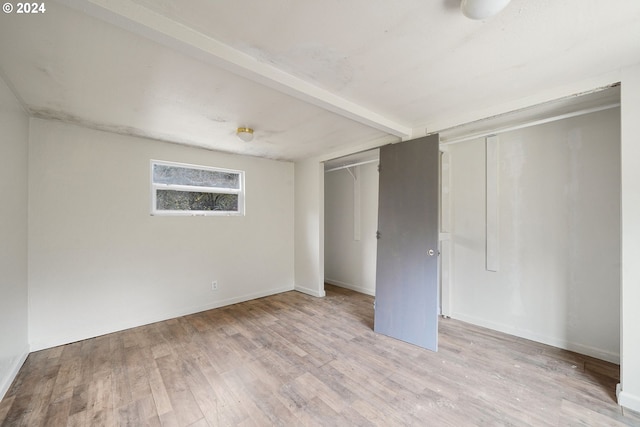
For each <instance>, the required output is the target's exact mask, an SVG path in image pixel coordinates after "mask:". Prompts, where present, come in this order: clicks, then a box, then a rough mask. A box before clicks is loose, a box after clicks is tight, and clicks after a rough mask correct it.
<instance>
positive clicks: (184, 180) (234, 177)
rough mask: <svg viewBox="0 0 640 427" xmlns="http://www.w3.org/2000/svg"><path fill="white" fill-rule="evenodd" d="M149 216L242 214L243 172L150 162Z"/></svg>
mask: <svg viewBox="0 0 640 427" xmlns="http://www.w3.org/2000/svg"><path fill="white" fill-rule="evenodd" d="M151 215H244V172H243V171H237V170H231V169H220V168H213V167H208V166H195V165H185V164H181V163H170V162H160V161H156V160H152V161H151Z"/></svg>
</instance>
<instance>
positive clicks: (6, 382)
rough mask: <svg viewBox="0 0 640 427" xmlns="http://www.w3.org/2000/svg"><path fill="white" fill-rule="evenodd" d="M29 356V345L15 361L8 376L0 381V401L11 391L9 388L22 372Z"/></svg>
mask: <svg viewBox="0 0 640 427" xmlns="http://www.w3.org/2000/svg"><path fill="white" fill-rule="evenodd" d="M28 356H29V346H28V345H27V346H25V348H23V349H22V352H21V353H20V355H19V356H18V357H16V358H15V359H14V361H13V364H12V365H11V367H10V368H9V371H8V372H7V376H6V377H5V378H1V379H0V400H2V399H4V395H5V394H7V392H8V391H9V387H11V384H12V383H13V380H15V379H16V376H17V375H18V372H20V368H22V365H24V362H25V360H27V357H28Z"/></svg>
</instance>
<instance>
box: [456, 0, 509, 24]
mask: <svg viewBox="0 0 640 427" xmlns="http://www.w3.org/2000/svg"><path fill="white" fill-rule="evenodd" d="M509 1H511V0H462V2H461V3H460V10H462V13H463V14H464V16H466V17H467V18H470V19H478V20H480V19H487V18H490V17H492V16H493V15H496V14H498V13H499V12H500V11H501V10H502V9H504V8H505V7H506V6H507V5H508V4H509Z"/></svg>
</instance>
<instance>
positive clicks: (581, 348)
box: [450, 313, 620, 365]
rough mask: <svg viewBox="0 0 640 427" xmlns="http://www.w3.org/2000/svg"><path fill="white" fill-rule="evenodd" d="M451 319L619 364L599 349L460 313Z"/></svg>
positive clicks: (617, 357) (617, 355)
mask: <svg viewBox="0 0 640 427" xmlns="http://www.w3.org/2000/svg"><path fill="white" fill-rule="evenodd" d="M450 317H451V318H453V319H457V320H461V321H463V322H467V323H471V324H472V325H477V326H482V327H483V328H488V329H493V330H494V331H499V332H504V333H505V334H509V335H514V336H516V337H520V338H525V339H528V340H531V341H536V342H539V343H542V344H547V345H550V346H553V347H558V348H561V349H564V350H569V351H573V352H576V353H580V354H584V355H586V356H591V357H594V358H596V359H600V360H605V361H607V362H611V363H615V364H618V365H619V364H620V353H619V352H618V353H614V352H611V351H608V350H603V349H600V348H595V347H590V346H586V345H583V344H579V343H575V342H571V341H566V340H563V339H558V338H554V337H547V336H544V335H540V334H536V333H533V332H530V331H522V330H520V329H517V328H514V327H513V326H510V325H503V324H501V323H497V322H491V321H487V320H484V319H478V318H475V317H473V316H467V315H465V314H462V313H452V314H451V316H450Z"/></svg>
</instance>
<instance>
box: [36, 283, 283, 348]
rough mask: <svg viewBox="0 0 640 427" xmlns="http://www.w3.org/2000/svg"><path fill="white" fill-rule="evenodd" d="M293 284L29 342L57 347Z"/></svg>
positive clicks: (280, 290) (263, 294) (279, 290)
mask: <svg viewBox="0 0 640 427" xmlns="http://www.w3.org/2000/svg"><path fill="white" fill-rule="evenodd" d="M293 290H294V288H293V286H288V287H283V288H276V289H270V290H267V291H263V292H256V293H254V294H248V295H242V296H238V297H233V298H227V299H224V300H219V301H214V302H211V303H208V304H204V305H200V306H195V307H190V308H186V309H177V310H173V311H166V312H164V313H162V314H157V315H154V316H150V317H143V318H138V319H134V320H129V321H127V322H126V323H121V324H117V325H111V326H110V327H109V328H107V329H104V330H93V331H91V332H90V333H86V332H85V333H83V334H80V335H78V334H69V335H65V336H57V337H48V338H47V339H45V340H40V341H32V342H31V351H39V350H44V349H47V348H52V347H57V346H59V345H65V344H70V343H73V342H76V341H82V340H86V339H89V338H95V337H98V336H102V335H106V334H111V333H114V332H119V331H123V330H126V329H131V328H136V327H138V326H144V325H149V324H151V323H156V322H162V321H164V320H169V319H174V318H176V317H181V316H187V315H189V314H194V313H200V312H202V311H207V310H212V309H214V308H220V307H225V306H228V305H232V304H238V303H241V302H245V301H251V300H254V299H257V298H263V297H267V296H270V295H276V294H280V293H283V292H288V291H293Z"/></svg>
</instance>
